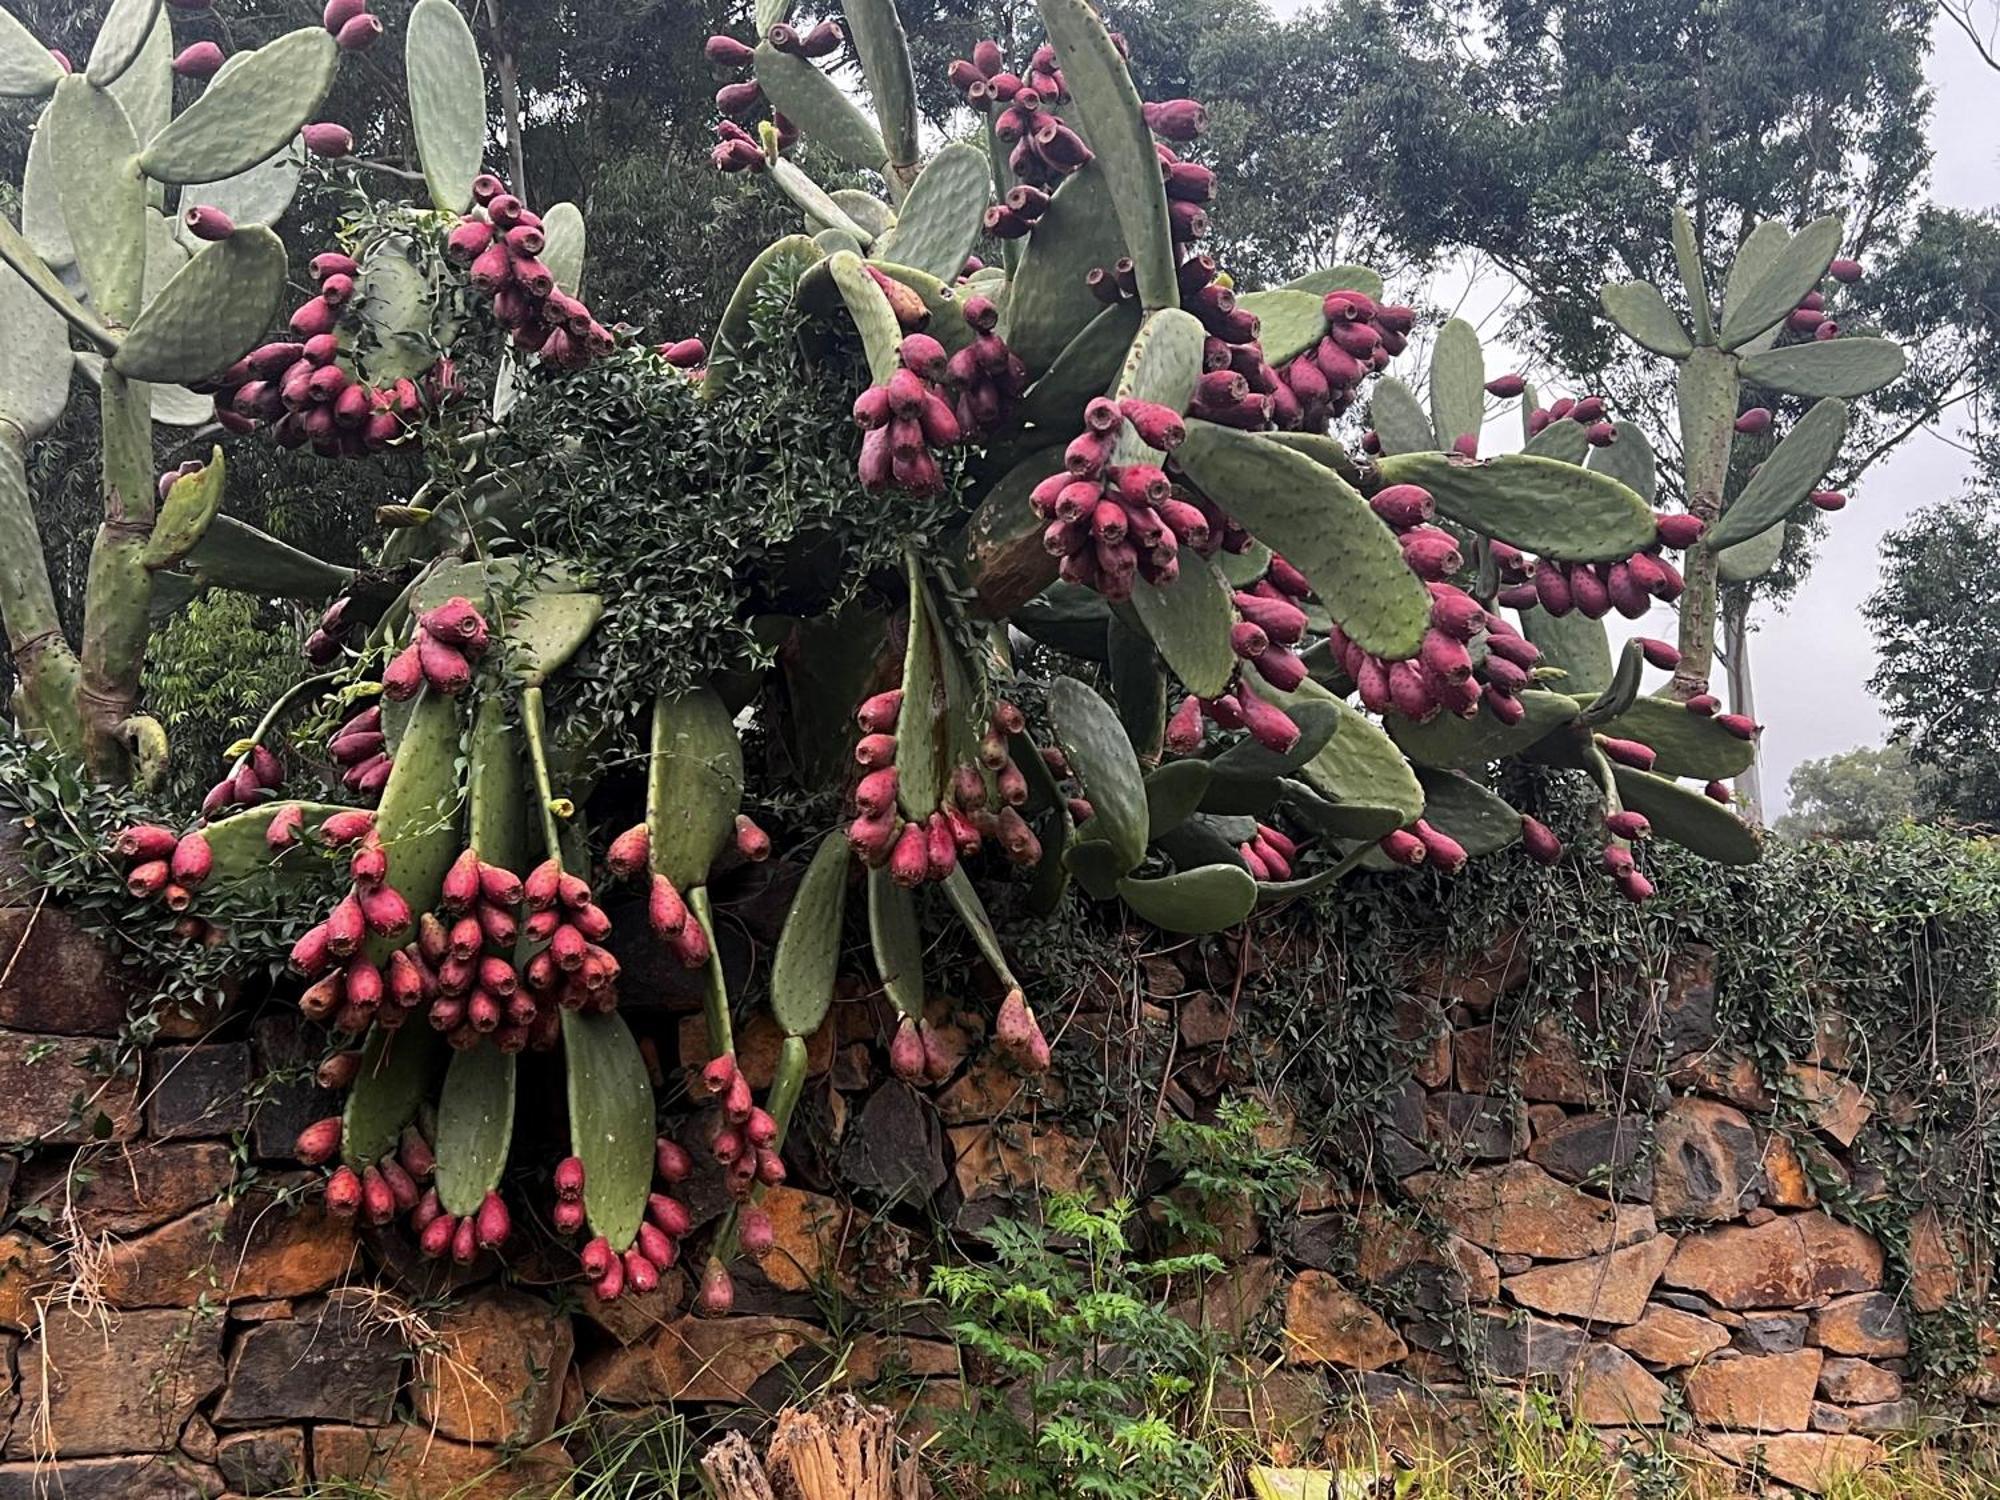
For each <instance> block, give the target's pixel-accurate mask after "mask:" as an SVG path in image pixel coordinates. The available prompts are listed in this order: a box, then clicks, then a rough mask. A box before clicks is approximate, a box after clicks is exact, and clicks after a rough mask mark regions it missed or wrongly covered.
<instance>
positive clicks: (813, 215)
mask: <svg viewBox="0 0 2000 1500" xmlns="http://www.w3.org/2000/svg"><path fill="white" fill-rule="evenodd" d="M765 175H766V176H768V177H769V178H770V179H771V185H772V186H773V187H775V188H777V189H778V191H779V192H781V193H783V194H784V195H785V196H786V197H787V198H789V199H791V200H792V202H793V203H795V204H797V205H798V208H799V211H800V212H801V213H803V214H804V215H805V216H806V228H808V229H811V230H814V231H816V232H815V234H814V236H813V238H814V242H815V243H818V242H819V240H820V238H821V236H824V235H838V236H839V237H840V238H841V239H842V240H843V241H848V240H851V241H852V242H853V243H852V244H846V243H842V244H839V245H837V246H830V247H829V246H823V247H822V248H825V249H826V252H827V254H829V255H831V254H832V253H833V251H834V249H842V250H852V251H853V252H854V253H855V254H856V255H860V254H861V253H862V252H863V250H864V249H865V248H866V247H867V246H868V245H870V244H872V243H874V236H873V235H871V234H869V233H868V232H867V231H866V230H865V229H863V228H862V227H861V226H860V225H859V224H856V223H855V222H854V221H853V220H852V219H850V218H848V217H847V214H846V213H845V212H844V211H843V210H842V209H841V207H840V205H839V204H837V203H835V202H834V201H833V199H832V197H831V196H830V195H829V194H828V193H827V191H826V189H825V188H823V187H821V186H820V185H819V184H818V183H817V182H815V181H813V179H812V178H811V177H810V176H809V175H808V174H807V173H806V172H805V171H804V170H803V169H802V168H800V167H799V166H798V165H797V164H796V163H795V162H793V161H792V160H791V159H790V158H788V157H783V156H781V157H779V158H778V159H777V160H776V161H775V162H772V163H771V164H770V166H769V167H768V168H767V169H766V173H765Z"/></svg>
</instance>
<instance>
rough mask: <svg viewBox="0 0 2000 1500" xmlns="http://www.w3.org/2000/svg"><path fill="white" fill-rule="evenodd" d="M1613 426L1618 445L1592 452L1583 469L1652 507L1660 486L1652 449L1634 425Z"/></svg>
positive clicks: (1573, 424) (1620, 424) (1627, 423)
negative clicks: (1622, 487) (1623, 487)
mask: <svg viewBox="0 0 2000 1500" xmlns="http://www.w3.org/2000/svg"><path fill="white" fill-rule="evenodd" d="M1569 425H1570V426H1572V427H1574V426H1576V425H1577V424H1576V423H1574V422H1572V423H1570V424H1569ZM1612 426H1613V427H1615V428H1616V429H1617V431H1618V441H1617V442H1615V443H1612V444H1611V445H1610V446H1609V447H1604V448H1592V449H1591V450H1590V452H1589V454H1588V455H1587V456H1586V458H1585V460H1584V463H1585V466H1586V467H1587V468H1589V469H1592V470H1593V471H1595V472H1596V473H1599V474H1603V475H1606V476H1607V477H1609V478H1612V479H1615V480H1617V481H1618V482H1619V483H1620V484H1622V485H1624V486H1625V488H1626V489H1628V490H1630V491H1631V492H1632V493H1633V494H1635V495H1637V496H1638V497H1639V498H1640V499H1641V500H1642V501H1644V502H1645V503H1646V504H1647V505H1651V504H1652V503H1653V499H1654V497H1655V495H1657V494H1658V492H1659V483H1660V473H1659V470H1660V465H1659V460H1658V459H1657V458H1655V457H1654V456H1653V445H1652V444H1651V443H1650V442H1648V441H1647V440H1646V433H1645V430H1644V429H1643V428H1641V427H1640V426H1639V425H1638V424H1637V423H1636V422H1614V423H1612Z"/></svg>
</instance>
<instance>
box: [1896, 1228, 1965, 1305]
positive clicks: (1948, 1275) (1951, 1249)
mask: <svg viewBox="0 0 2000 1500" xmlns="http://www.w3.org/2000/svg"><path fill="white" fill-rule="evenodd" d="M1969 1261H1970V1257H1968V1256H1967V1255H1966V1253H1965V1241H1964V1236H1963V1235H1962V1234H1960V1233H1959V1231H1958V1229H1957V1227H1956V1226H1954V1227H1953V1228H1951V1229H1950V1230H1947V1229H1946V1228H1945V1226H1944V1224H1943V1222H1942V1221H1941V1220H1940V1219H1939V1217H1938V1211H1937V1210H1936V1209H1935V1208H1933V1207H1931V1206H1930V1205H1929V1204H1926V1205H1925V1206H1924V1207H1923V1208H1921V1209H1919V1210H1918V1211H1917V1212H1916V1213H1915V1214H1914V1215H1913V1216H1912V1217H1911V1219H1910V1306H1911V1307H1913V1308H1915V1309H1916V1310H1917V1311H1918V1312H1920V1313H1932V1312H1938V1311H1941V1310H1942V1309H1944V1308H1945V1307H1948V1306H1949V1305H1950V1304H1951V1302H1952V1300H1953V1299H1954V1298H1957V1297H1960V1296H1963V1295H1965V1294H1966V1293H1967V1292H1968V1291H1971V1290H1973V1289H1972V1288H1971V1287H1969V1286H1968V1280H1969V1278H1968V1276H1967V1273H1966V1267H1967V1265H1968V1263H1969Z"/></svg>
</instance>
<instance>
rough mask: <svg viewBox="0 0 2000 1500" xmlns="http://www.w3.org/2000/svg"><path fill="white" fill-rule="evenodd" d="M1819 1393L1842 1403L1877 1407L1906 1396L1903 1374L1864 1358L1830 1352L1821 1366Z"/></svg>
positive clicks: (1844, 1404) (1829, 1399)
mask: <svg viewBox="0 0 2000 1500" xmlns="http://www.w3.org/2000/svg"><path fill="white" fill-rule="evenodd" d="M1819 1393H1820V1395H1821V1396H1822V1397H1824V1398H1825V1399H1826V1400H1828V1401H1837V1402H1839V1403H1840V1404H1841V1405H1842V1406H1874V1405H1877V1404H1879V1403H1881V1402H1885V1401H1900V1400H1902V1399H1903V1377H1902V1376H1900V1375H1898V1374H1897V1373H1896V1372H1895V1371H1894V1370H1885V1369H1883V1368H1882V1367H1881V1366H1880V1365H1871V1364H1870V1363H1869V1362H1868V1361H1867V1360H1865V1359H1849V1358H1847V1357H1846V1356H1844V1355H1828V1356H1827V1360H1826V1363H1825V1364H1823V1365H1821V1366H1820V1367H1819Z"/></svg>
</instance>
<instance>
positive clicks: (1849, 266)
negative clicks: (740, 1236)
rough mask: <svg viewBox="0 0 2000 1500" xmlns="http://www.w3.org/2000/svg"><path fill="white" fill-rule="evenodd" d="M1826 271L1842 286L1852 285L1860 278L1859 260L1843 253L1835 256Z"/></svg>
mask: <svg viewBox="0 0 2000 1500" xmlns="http://www.w3.org/2000/svg"><path fill="white" fill-rule="evenodd" d="M1826 273H1827V275H1829V276H1831V277H1832V278H1833V279H1834V280H1835V281H1837V282H1839V283H1840V284H1841V285H1842V286H1852V285H1854V283H1855V282H1857V281H1859V280H1860V279H1861V262H1860V261H1858V260H1852V259H1850V258H1848V257H1847V256H1844V255H1840V256H1835V257H1834V259H1833V261H1832V263H1831V264H1829V265H1828V266H1827V268H1826Z"/></svg>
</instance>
